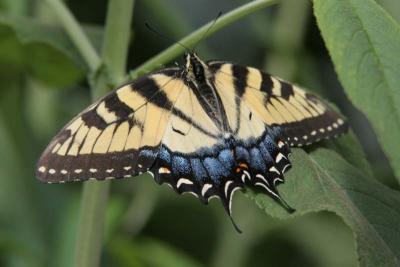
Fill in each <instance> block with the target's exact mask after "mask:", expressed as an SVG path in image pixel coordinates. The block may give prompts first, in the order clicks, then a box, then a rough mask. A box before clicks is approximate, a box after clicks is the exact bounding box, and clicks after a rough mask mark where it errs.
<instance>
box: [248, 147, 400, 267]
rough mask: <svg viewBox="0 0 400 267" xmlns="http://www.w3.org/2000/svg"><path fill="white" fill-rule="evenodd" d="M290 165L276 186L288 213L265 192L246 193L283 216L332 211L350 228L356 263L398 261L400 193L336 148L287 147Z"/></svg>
mask: <svg viewBox="0 0 400 267" xmlns="http://www.w3.org/2000/svg"><path fill="white" fill-rule="evenodd" d="M292 160H293V163H294V164H293V166H294V168H293V169H292V170H291V171H289V172H288V174H287V177H286V178H287V180H286V183H285V184H284V185H282V186H280V187H279V191H280V192H281V195H282V196H283V198H284V199H285V200H286V201H287V202H288V203H289V204H291V205H292V206H293V207H294V208H295V209H296V210H297V211H296V212H295V213H294V214H293V215H290V214H288V213H287V212H286V211H285V210H284V209H283V208H281V207H280V206H279V205H278V204H277V203H276V202H274V201H271V200H270V198H268V197H266V196H264V195H261V194H257V195H255V194H254V193H251V192H250V193H249V195H250V197H251V198H253V199H254V200H255V202H256V203H257V204H258V205H259V206H260V207H261V208H262V209H264V210H265V211H266V212H267V213H269V214H271V215H272V216H274V217H278V218H289V217H293V216H298V215H302V214H305V213H309V212H316V211H321V210H329V211H333V212H335V213H336V214H337V215H339V216H340V217H341V218H343V221H344V222H345V223H346V224H347V225H348V226H349V227H350V228H351V229H352V231H353V232H354V235H355V238H356V242H357V251H358V255H359V261H360V264H361V266H399V264H400V229H399V225H400V194H399V193H398V192H396V191H394V190H391V189H389V188H388V187H386V186H384V185H382V184H380V183H379V182H377V181H375V180H374V179H368V178H365V177H364V174H363V173H362V172H360V171H359V170H358V169H356V168H354V167H353V166H352V165H350V164H349V163H347V162H346V161H345V160H344V159H343V158H341V157H340V156H339V155H338V154H337V153H335V152H333V151H330V150H327V149H318V150H316V151H314V152H312V153H310V154H306V153H305V152H304V151H302V150H300V149H294V151H293V156H292Z"/></svg>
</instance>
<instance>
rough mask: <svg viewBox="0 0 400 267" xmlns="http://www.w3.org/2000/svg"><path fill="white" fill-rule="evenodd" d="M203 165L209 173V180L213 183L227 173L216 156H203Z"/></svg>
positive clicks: (217, 181)
mask: <svg viewBox="0 0 400 267" xmlns="http://www.w3.org/2000/svg"><path fill="white" fill-rule="evenodd" d="M203 163H204V167H205V168H206V169H207V172H208V174H209V175H210V178H211V180H213V181H214V182H215V183H217V184H218V183H219V182H220V180H221V178H222V177H224V176H225V175H226V174H227V172H228V171H227V170H226V169H225V167H224V166H223V165H222V164H221V163H220V162H219V161H218V160H217V159H216V158H211V157H209V158H205V159H204V161H203Z"/></svg>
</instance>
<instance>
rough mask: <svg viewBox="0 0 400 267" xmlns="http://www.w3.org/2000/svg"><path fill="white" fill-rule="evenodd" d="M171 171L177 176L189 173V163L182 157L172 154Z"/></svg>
mask: <svg viewBox="0 0 400 267" xmlns="http://www.w3.org/2000/svg"><path fill="white" fill-rule="evenodd" d="M172 172H173V173H174V174H176V175H178V176H189V175H190V163H189V160H187V159H186V158H184V157H181V156H174V157H173V158H172Z"/></svg>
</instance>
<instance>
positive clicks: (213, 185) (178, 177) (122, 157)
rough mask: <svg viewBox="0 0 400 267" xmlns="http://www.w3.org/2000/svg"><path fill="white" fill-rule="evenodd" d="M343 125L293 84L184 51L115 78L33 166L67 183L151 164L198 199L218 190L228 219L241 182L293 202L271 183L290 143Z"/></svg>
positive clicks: (283, 166)
mask: <svg viewBox="0 0 400 267" xmlns="http://www.w3.org/2000/svg"><path fill="white" fill-rule="evenodd" d="M347 129H348V124H347V123H346V122H345V120H344V119H343V118H342V116H341V115H339V114H338V113H337V112H335V111H334V110H333V109H332V108H330V107H329V106H328V105H327V104H326V103H325V102H324V101H322V100H321V99H320V98H318V97H317V96H315V95H313V94H310V93H308V92H306V91H304V90H302V89H300V88H299V87H297V86H295V85H292V84H290V83H287V82H285V81H283V80H282V79H279V78H277V77H274V76H271V75H269V74H267V73H264V72H262V71H260V70H258V69H256V68H253V67H245V66H241V65H237V64H232V63H229V62H223V61H208V62H205V61H203V60H202V59H200V58H199V56H198V55H197V54H196V53H194V52H190V53H186V54H185V56H184V64H183V65H182V66H180V67H179V66H176V67H170V68H164V69H161V70H159V71H155V72H152V73H150V74H148V75H146V76H143V77H141V78H138V79H137V80H135V81H132V82H129V83H128V84H125V85H122V86H121V87H119V88H117V89H116V90H114V91H113V92H111V93H109V94H108V95H106V96H105V97H103V98H102V99H100V100H99V101H97V102H96V103H94V104H92V105H91V106H89V107H88V108H87V109H86V110H84V111H83V112H81V113H80V114H79V115H77V116H76V117H75V118H74V119H72V121H71V122H70V123H68V124H67V125H66V126H65V127H64V128H63V129H62V130H61V131H60V132H59V133H58V134H57V135H56V136H55V137H54V138H53V140H52V141H51V142H50V144H49V145H48V147H47V148H46V150H45V151H44V153H43V154H42V156H41V157H40V159H39V161H38V164H37V170H36V175H37V177H38V179H39V180H41V181H43V182H47V183H64V182H72V181H85V180H89V179H96V180H108V179H114V178H124V177H131V176H136V175H139V174H141V173H149V174H150V175H151V176H153V178H154V180H155V181H156V182H157V183H159V184H162V183H166V184H168V185H169V186H170V187H172V188H173V189H174V190H175V191H176V192H177V193H179V194H181V193H185V192H188V193H191V194H193V195H195V196H196V197H197V198H198V199H199V200H200V201H201V202H203V203H208V201H209V200H210V199H211V198H213V197H217V198H219V199H220V200H221V202H222V204H223V207H224V208H225V210H226V211H227V213H228V215H229V217H230V218H231V219H232V217H231V211H232V208H231V203H232V196H233V194H234V192H235V191H236V190H239V189H244V187H245V186H248V187H250V188H252V189H254V190H257V191H259V192H263V193H265V194H267V195H268V196H270V197H272V198H273V199H275V200H276V201H278V202H279V203H280V204H282V205H283V206H284V207H285V208H286V209H287V210H289V211H293V209H292V208H291V207H290V206H289V205H288V204H287V203H286V202H285V201H284V200H283V199H282V197H281V196H280V194H279V192H278V190H277V186H278V185H279V184H281V183H283V182H284V173H285V172H287V171H288V170H289V169H290V167H291V163H290V160H289V155H290V147H300V146H304V145H309V144H313V143H315V142H318V141H320V140H322V139H326V138H331V137H336V136H338V135H339V134H341V133H344V132H346V131H347ZM232 222H233V221H232ZM234 225H235V224H234Z"/></svg>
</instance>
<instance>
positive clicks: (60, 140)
mask: <svg viewBox="0 0 400 267" xmlns="http://www.w3.org/2000/svg"><path fill="white" fill-rule="evenodd" d="M177 71H178V69H175V68H171V69H165V70H163V71H160V72H157V73H153V74H150V75H148V76H145V77H142V78H140V79H138V80H136V81H134V82H132V83H130V84H127V85H124V86H122V87H120V88H118V89H116V90H115V91H113V92H111V93H110V94H108V95H107V96H105V97H104V98H102V99H101V100H99V101H98V102H96V103H95V104H93V105H91V106H90V107H89V108H87V109H86V110H84V111H83V112H82V113H80V114H79V115H78V116H77V117H75V118H74V119H73V120H72V121H71V122H70V123H69V124H67V125H66V126H65V127H64V128H63V129H62V130H61V131H60V132H59V133H58V134H57V135H56V136H55V137H54V138H53V140H52V141H51V142H50V144H49V145H48V147H47V148H46V150H45V151H44V152H43V154H42V156H41V157H40V159H39V162H38V164H37V170H36V175H37V177H38V179H39V180H41V181H44V182H49V183H60V182H68V181H80V180H87V179H91V178H93V179H98V180H103V179H110V178H122V177H127V176H133V175H137V174H139V173H141V172H146V171H147V170H148V168H150V167H151V165H152V164H153V163H154V160H155V158H156V154H157V151H158V148H159V146H160V143H161V138H162V134H163V132H164V130H165V127H166V125H167V123H168V120H169V117H170V114H171V112H172V108H173V103H174V101H175V100H176V98H177V97H178V95H179V92H180V87H179V84H180V83H179V82H180V79H178V78H176V76H177Z"/></svg>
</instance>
